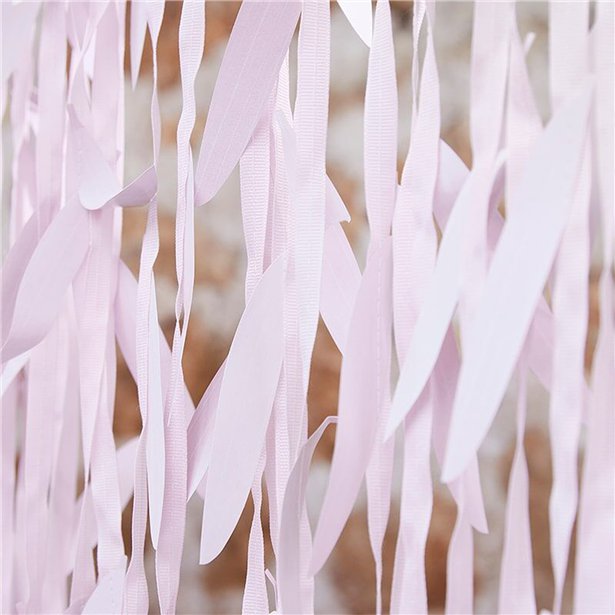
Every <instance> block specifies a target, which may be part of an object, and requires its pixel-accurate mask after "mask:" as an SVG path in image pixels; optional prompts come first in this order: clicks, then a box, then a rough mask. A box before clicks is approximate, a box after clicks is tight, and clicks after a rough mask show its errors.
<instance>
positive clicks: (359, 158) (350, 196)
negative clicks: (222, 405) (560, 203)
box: [3, 0, 597, 614]
mask: <svg viewBox="0 0 615 615" xmlns="http://www.w3.org/2000/svg"><path fill="white" fill-rule="evenodd" d="M391 5H392V13H393V27H394V36H395V51H396V58H397V74H398V88H399V152H398V163H399V169H400V170H401V167H402V165H403V162H404V160H405V157H406V153H407V150H408V142H409V133H410V110H411V102H410V98H411V97H410V87H411V86H410V78H411V72H410V70H411V69H410V67H411V59H412V40H411V23H412V3H411V2H410V1H393V2H392V3H391ZM181 7H182V5H181V2H167V5H166V9H165V15H164V21H163V25H162V32H161V36H160V42H159V47H158V52H159V67H160V68H159V70H160V73H159V86H160V109H161V114H162V149H161V154H160V165H159V170H160V178H159V208H160V245H161V247H160V255H159V257H158V260H157V262H156V266H155V274H156V286H157V293H158V306H159V309H160V321H161V324H162V327H163V329H164V331H165V334H166V335H167V338H168V339H169V341H171V337H172V332H173V327H174V322H175V321H174V301H175V293H176V277H175V262H174V237H175V222H174V216H175V203H176V185H175V178H176V149H175V148H176V141H175V138H176V129H177V122H178V120H179V116H180V113H181V104H182V96H181V87H180V81H179V57H178V27H179V19H180V15H181ZM238 8H239V3H238V2H226V1H209V0H208V2H207V4H206V38H205V56H204V61H203V63H202V65H201V69H200V72H199V75H198V78H197V82H196V96H197V113H198V115H197V123H196V129H195V132H194V135H193V147H194V148H195V149H196V151H197V152H198V147H199V144H200V141H201V135H202V132H203V128H204V125H205V121H206V118H207V107H208V104H209V101H210V99H211V94H212V90H213V85H214V82H215V79H216V76H217V73H218V68H219V65H220V62H221V59H222V56H223V53H224V49H225V46H226V42H227V40H228V35H229V33H230V30H231V28H232V25H233V22H234V19H235V16H236V14H237V11H238ZM127 13H128V19H129V13H130V11H129V10H128V11H127ZM517 15H518V22H519V29H520V32H521V36H522V37H524V36H525V35H526V34H527V33H529V32H533V33H535V35H536V38H535V41H534V43H533V46H532V48H531V50H530V51H529V53H528V63H529V68H530V76H531V79H532V83H533V85H534V91H535V94H536V97H537V100H538V105H539V109H540V111H541V114H542V116H543V120H545V119H547V118H548V113H549V106H548V80H547V61H548V58H547V29H546V23H547V7H546V3H543V2H520V3H518V6H517ZM331 19H332V22H331V37H332V40H331V92H330V105H329V129H328V145H327V170H328V173H329V176H330V177H331V179H332V181H333V183H334V184H335V186H336V187H337V189H338V191H339V193H340V195H341V196H342V198H343V199H344V201H345V203H346V205H347V207H348V209H349V211H350V213H351V215H352V221H351V222H350V223H349V224H344V225H343V227H344V230H345V232H346V233H347V234H348V237H349V239H350V241H351V244H352V246H353V249H354V250H355V253H356V255H357V258H358V261H359V264H360V266H361V268H362V267H363V266H364V262H365V250H366V247H367V241H368V231H367V222H366V215H365V202H364V194H363V183H362V175H363V98H364V92H365V80H366V71H367V59H368V49H367V47H366V46H365V45H364V44H363V43H362V42H361V40H360V39H359V38H358V36H357V35H356V34H355V33H354V31H353V30H352V28H351V26H350V25H349V23H348V22H347V20H346V18H345V17H344V15H343V14H342V12H341V10H340V9H339V7H338V6H337V4H335V3H333V4H332V5H331ZM127 25H128V24H127ZM127 31H129V30H127ZM471 31H472V4H471V3H466V2H438V7H437V20H436V27H435V41H436V53H437V61H438V68H439V73H440V87H441V109H442V137H443V138H444V140H445V141H447V142H448V143H449V144H450V145H451V146H452V147H453V149H455V151H456V152H457V153H458V154H459V155H460V156H461V158H462V159H463V160H464V161H465V162H466V163H467V164H470V163H471V152H470V147H469V142H468V101H469V61H470V43H471ZM129 53H130V51H129V45H128V44H127V46H126V71H127V72H126V76H127V77H129V67H130V63H129ZM294 57H296V37H295V41H294V42H293V46H292V48H291V71H293V62H292V60H293V58H294ZM151 87H152V80H151V46H150V44H149V39H148V40H146V48H145V52H144V57H143V62H142V67H141V76H140V79H139V82H138V85H137V87H136V89H135V90H134V91H133V90H132V88H131V87H130V84H129V79H128V78H127V82H126V179H127V180H131V179H133V178H134V177H135V176H136V175H137V174H138V173H139V172H140V171H141V170H142V169H144V168H146V167H147V166H148V165H149V164H151V159H152V153H151V147H152V146H151V129H150V115H149V105H150V97H151ZM5 127H6V126H5ZM6 133H7V131H6V130H3V138H4V139H5V142H6ZM7 158H8V156H7ZM8 163H9V161H8V160H7V159H6V158H5V161H4V167H5V169H4V170H5V173H6V170H7V166H8ZM8 168H9V169H10V166H9V167H8ZM5 177H6V175H5ZM9 184H10V180H8V179H7V180H6V181H5V182H4V187H5V190H6V189H7V188H8V185H9ZM3 202H5V203H6V202H7V201H6V200H5V199H3ZM5 213H6V212H5ZM145 213H146V212H145V210H144V209H128V210H126V211H125V214H124V230H123V245H122V258H123V259H124V260H125V262H126V263H127V264H128V265H129V267H130V268H131V269H132V271H133V272H134V273H135V274H137V272H138V266H139V256H140V249H141V240H142V237H143V232H144V229H145ZM195 224H196V287H195V292H194V304H193V308H192V315H191V319H190V327H189V333H188V342H187V346H186V352H185V358H184V370H185V375H186V383H187V386H188V389H189V390H190V393H191V395H192V398H193V399H194V400H195V401H196V402H198V400H199V399H200V398H201V396H202V394H203V392H204V391H205V389H206V387H207V385H208V384H209V382H210V380H211V378H212V377H213V375H214V374H215V372H216V370H217V368H218V367H219V365H220V364H221V363H222V361H223V360H224V358H225V356H226V353H227V352H228V349H229V346H230V343H231V339H232V336H233V333H234V330H235V328H236V326H237V323H238V321H239V318H240V316H241V313H242V311H243V307H244V276H245V268H246V266H245V249H244V243H243V231H242V223H241V212H240V195H239V181H238V173H237V171H235V172H234V173H233V175H232V176H231V177H230V179H229V180H228V181H227V182H226V184H225V186H224V187H223V188H222V190H221V191H220V193H219V194H218V195H217V197H216V198H215V199H214V200H213V201H212V202H211V203H209V204H208V205H207V206H205V207H201V208H199V209H198V210H197V212H196V222H195ZM593 278H595V276H592V279H593ZM590 301H591V316H590V319H591V321H590V334H589V339H588V351H587V359H588V361H589V358H590V354H591V348H592V346H593V340H594V337H595V333H596V323H597V312H596V301H595V282H594V283H593V284H592V295H591V297H590ZM340 360H341V357H340V354H339V352H338V350H337V348H336V347H335V345H334V343H333V341H332V339H331V338H330V336H329V334H328V332H327V331H326V329H325V327H324V326H322V323H321V325H320V326H319V331H318V335H317V340H316V347H315V352H314V360H313V366H312V372H311V381H310V389H309V398H308V407H309V429H310V432H311V431H313V430H314V429H315V428H316V426H318V424H320V422H321V421H322V419H323V418H324V417H325V416H327V415H330V414H336V411H337V396H338V386H339V368H340ZM588 364H589V363H588ZM117 386H118V388H117V397H116V407H115V422H114V430H115V434H116V439H117V443H118V445H119V444H121V443H122V442H124V441H125V440H127V439H128V438H130V437H132V436H135V435H137V434H138V433H139V431H140V429H141V423H140V415H139V410H138V404H137V395H136V386H135V383H134V381H133V380H132V377H131V376H130V374H129V372H128V370H127V368H126V366H125V365H124V364H123V362H122V359H121V358H120V365H119V372H118V385H117ZM515 396H516V394H515V385H514V383H513V384H512V385H511V388H510V390H509V392H508V394H507V396H506V399H505V400H504V403H503V405H502V408H501V410H500V412H499V414H498V417H497V419H496V421H495V422H494V425H493V427H492V429H491V430H490V433H489V435H488V437H487V439H486V440H485V442H484V444H483V446H482V447H481V451H480V465H481V481H482V486H483V490H484V493H485V503H486V506H487V515H488V521H489V527H490V532H489V534H488V535H480V534H477V533H475V562H474V579H475V592H476V599H475V610H476V612H479V613H493V612H496V610H497V590H498V578H499V569H500V558H501V551H502V540H503V524H504V514H505V499H506V489H507V483H508V476H509V472H510V466H511V462H512V456H513V449H514V444H515V426H514V408H515ZM529 396H530V397H529V407H528V424H527V429H526V437H525V447H526V453H527V457H528V465H529V473H530V501H529V506H530V515H531V524H532V540H533V559H534V572H535V583H536V599H537V606H538V609H539V610H540V609H542V608H551V601H552V595H553V579H552V573H551V563H550V557H549V525H548V500H549V494H550V484H551V465H550V451H549V438H548V432H547V430H546V423H547V410H548V397H547V395H546V393H545V391H544V389H543V388H542V387H541V386H540V385H539V384H538V383H537V382H536V381H534V380H531V381H530V389H529ZM334 434H335V431H334V430H328V431H327V432H325V436H324V437H323V440H322V443H321V444H320V445H319V447H318V449H317V452H316V455H315V460H314V463H313V465H312V469H311V477H310V483H309V488H308V506H309V509H310V513H311V515H312V520H313V519H314V518H315V516H316V515H317V513H318V510H319V507H320V503H321V501H322V497H323V495H324V490H325V488H326V484H327V477H328V466H329V461H330V458H331V454H332V451H333V443H334ZM398 444H399V443H398ZM396 455H397V458H398V460H399V459H400V458H401V447H400V446H397V449H396ZM399 465H400V464H399V463H398V464H397V466H396V473H395V478H394V486H393V491H394V496H393V504H392V508H391V518H390V522H389V527H388V531H387V537H386V541H385V552H384V566H385V573H384V608H385V610H388V603H389V592H390V580H391V569H392V563H393V557H394V551H395V541H396V533H397V523H398V511H399V499H400V482H401V480H400V479H401V476H400V470H399ZM432 465H433V475H434V484H435V485H436V487H435V489H436V491H435V498H434V510H433V516H432V521H431V527H430V533H429V539H428V543H427V555H426V570H427V585H428V599H429V608H430V611H431V612H433V613H439V612H443V610H444V601H445V591H446V554H447V548H448V542H449V540H450V535H451V531H452V528H453V525H454V522H455V514H456V508H455V505H454V503H453V501H452V499H451V497H450V495H449V493H448V491H447V490H446V489H445V488H444V487H442V486H440V485H439V480H438V474H439V469H438V467H437V464H436V463H435V460H434V462H433V464H432ZM131 509H132V502H131V503H130V504H129V506H128V507H127V508H126V510H125V512H124V516H123V529H124V535H125V540H126V544H127V545H128V549H130V523H131ZM201 510H202V503H201V501H200V500H199V499H198V497H195V498H193V499H192V500H191V502H190V503H189V506H188V524H187V532H186V542H185V549H184V562H183V569H182V582H181V584H180V594H179V601H178V612H179V613H220V614H222V613H237V612H240V610H241V600H242V590H243V584H244V580H245V572H246V556H247V544H248V533H249V526H250V521H251V517H252V504H251V501H250V500H249V501H248V504H247V506H246V509H245V511H244V514H243V516H242V518H241V520H240V522H239V525H238V527H237V529H236V530H235V532H234V534H233V536H232V538H231V540H230V542H229V544H228V545H227V547H226V549H225V550H224V551H223V553H222V554H221V555H220V556H219V557H218V558H217V559H216V560H215V561H214V562H213V563H212V564H210V565H209V566H206V567H203V566H199V565H198V555H199V541H200V528H201ZM263 524H264V527H265V529H267V525H268V513H267V503H266V499H265V504H264V510H263ZM266 550H267V553H266V554H267V557H268V563H269V565H271V566H273V561H272V558H271V546H270V544H269V543H268V544H267V546H266ZM571 560H572V558H571ZM147 565H148V571H149V580H150V601H151V612H152V613H156V612H158V603H157V596H156V591H155V582H154V573H153V553H152V550H151V546H148V553H147ZM571 570H572V566H571V568H570V570H569V581H568V586H567V592H566V599H565V604H564V610H565V611H570V589H571V587H570V585H571V584H570V578H571ZM272 604H273V602H272ZM374 609H375V576H374V564H373V559H372V556H371V551H370V547H369V540H368V533H367V520H366V507H365V493H364V491H362V492H361V495H360V497H359V500H358V502H357V504H356V506H355V509H354V512H353V514H352V516H351V517H350V520H349V522H348V524H347V526H346V528H345V530H344V532H343V534H342V537H341V539H340V541H339V542H338V544H337V547H336V548H335V550H334V552H333V554H332V556H331V558H330V559H329V562H328V563H327V565H326V566H325V568H324V569H323V571H322V572H321V573H320V574H319V575H318V577H317V582H316V611H317V612H318V613H372V612H374Z"/></svg>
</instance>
